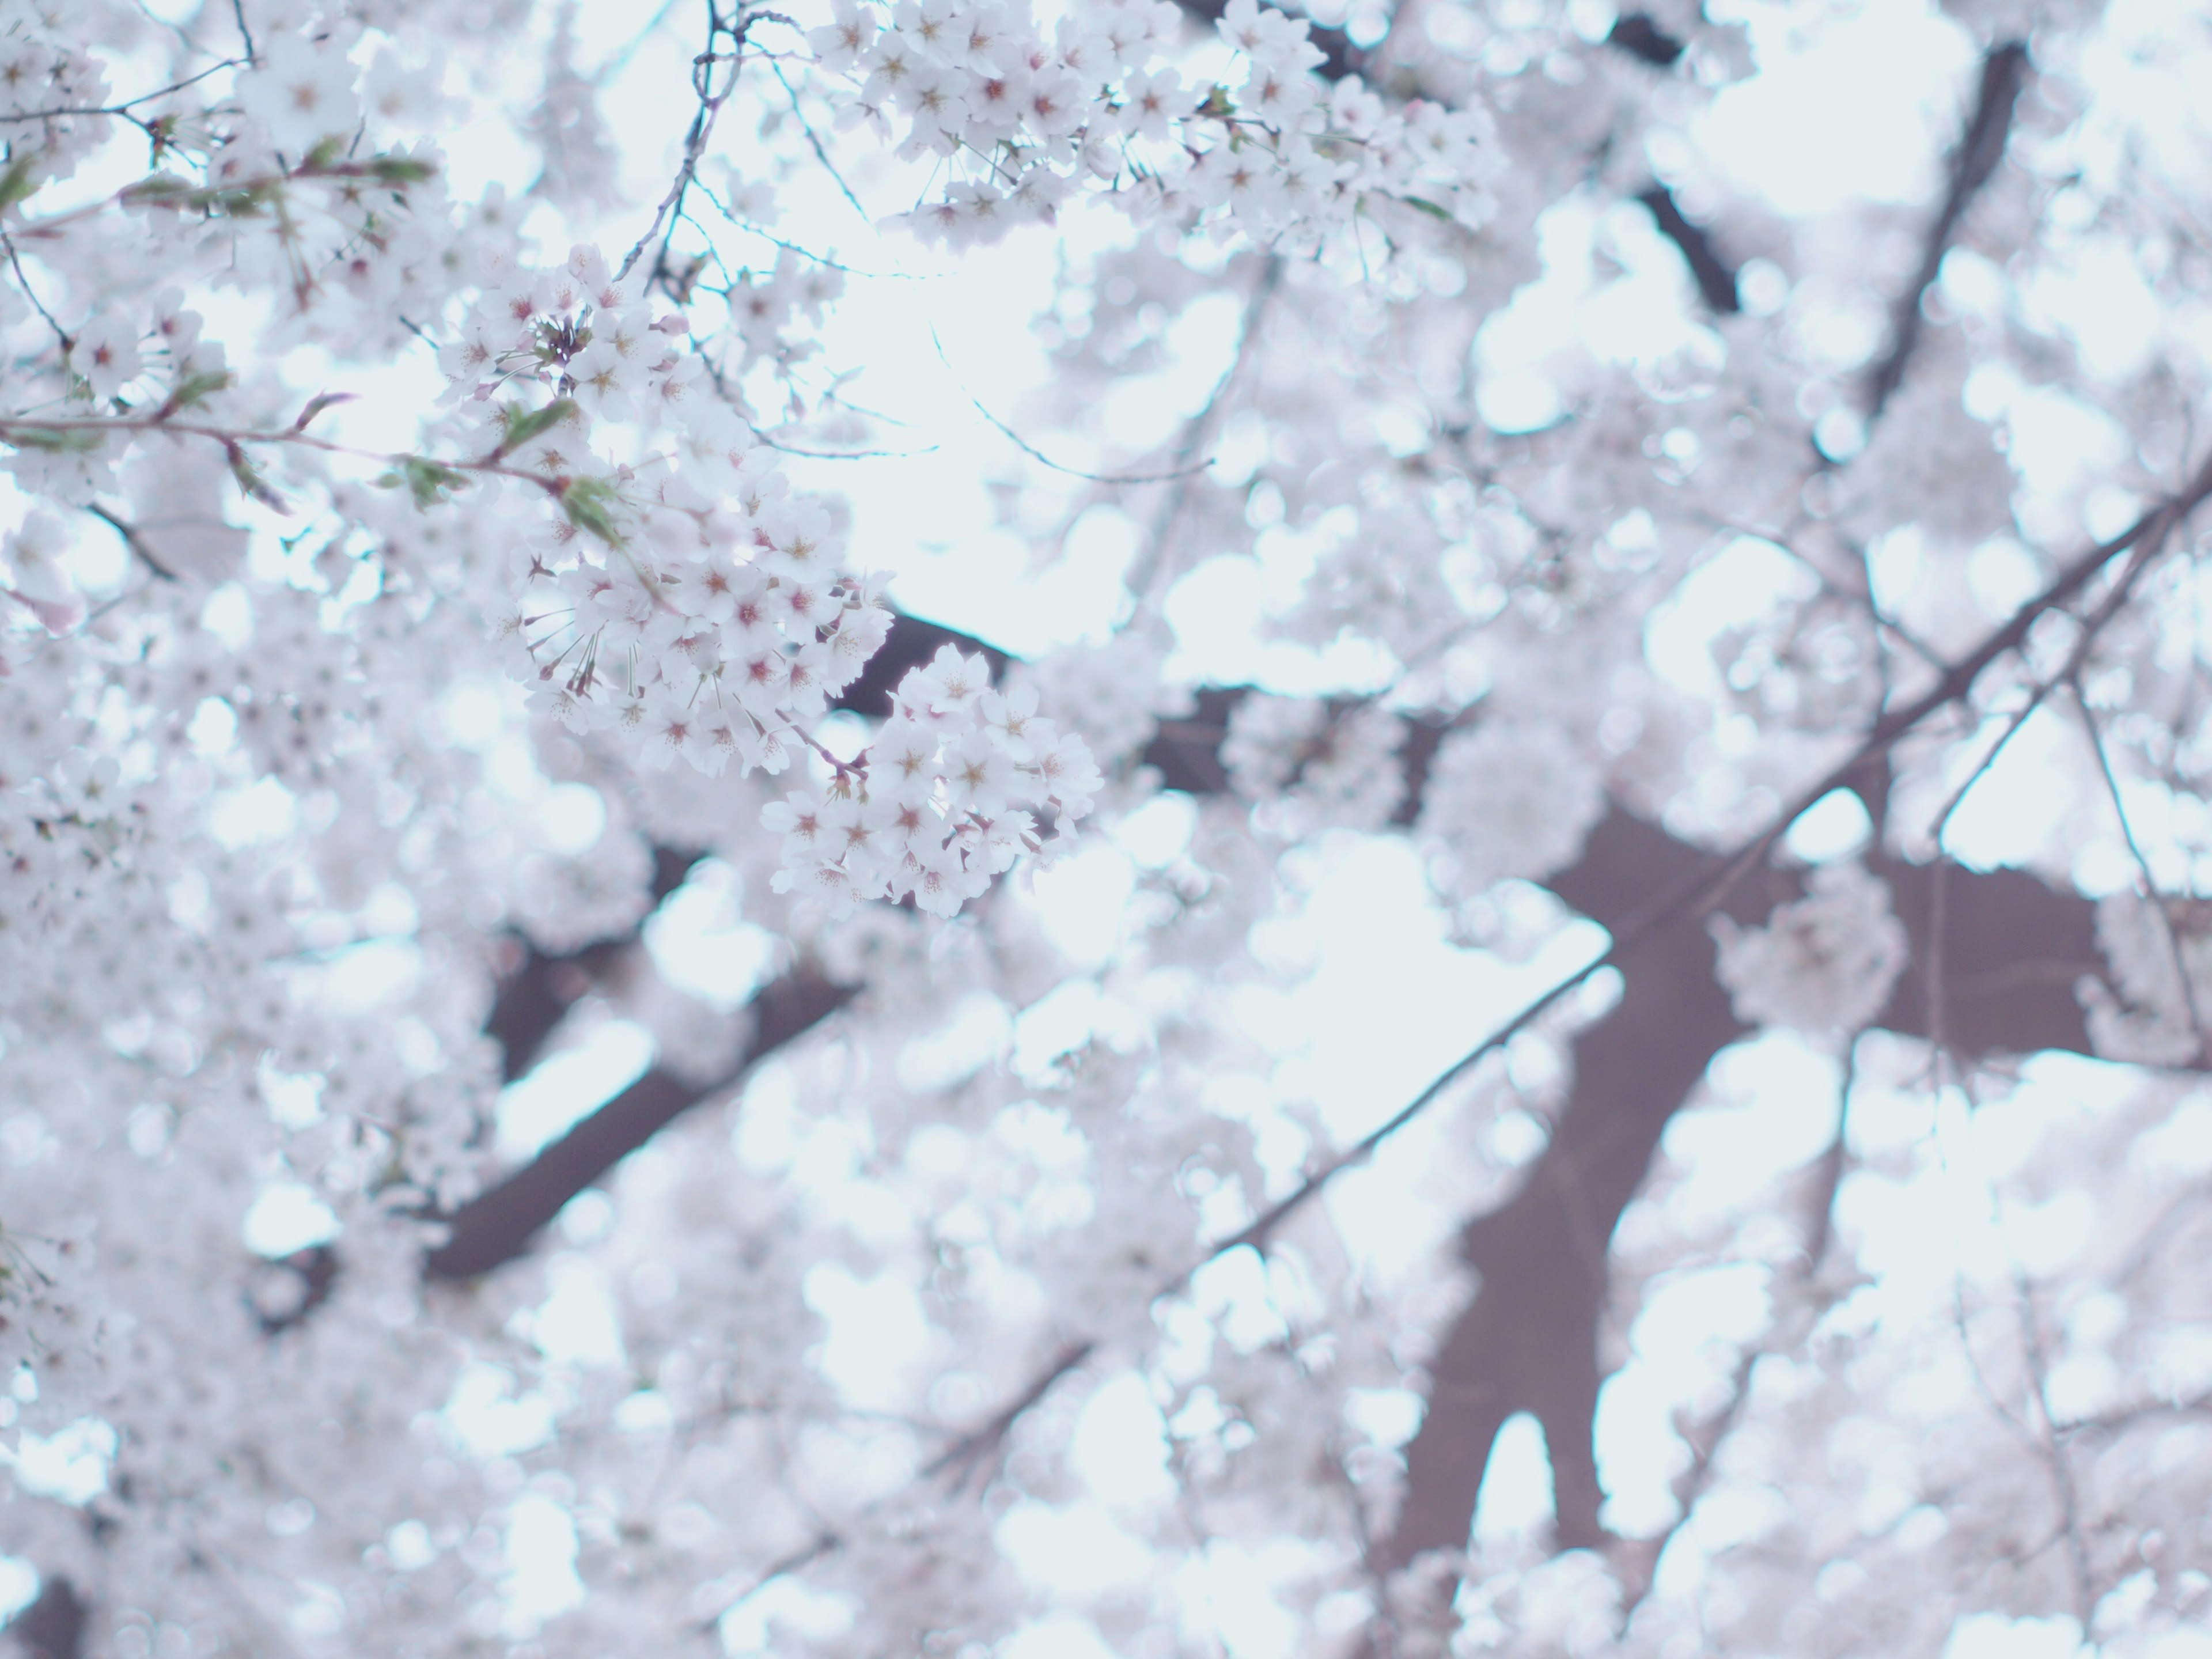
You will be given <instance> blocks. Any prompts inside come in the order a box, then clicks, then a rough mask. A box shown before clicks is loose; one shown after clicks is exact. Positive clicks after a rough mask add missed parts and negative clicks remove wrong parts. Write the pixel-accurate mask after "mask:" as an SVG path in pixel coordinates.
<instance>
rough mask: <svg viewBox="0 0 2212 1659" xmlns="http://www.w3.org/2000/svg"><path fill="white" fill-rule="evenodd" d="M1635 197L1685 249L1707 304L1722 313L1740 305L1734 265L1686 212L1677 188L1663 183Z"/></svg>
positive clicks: (1684, 255)
mask: <svg viewBox="0 0 2212 1659" xmlns="http://www.w3.org/2000/svg"><path fill="white" fill-rule="evenodd" d="M1636 199H1637V200H1638V201H1639V202H1641V203H1643V204H1644V206H1645V207H1647V208H1649V209H1650V210H1651V216H1652V218H1654V219H1655V220H1656V221H1657V222H1658V224H1659V234H1661V235H1662V236H1664V237H1665V238H1666V239H1667V240H1668V241H1670V242H1672V243H1673V244H1674V246H1676V247H1678V248H1680V250H1681V251H1682V258H1684V260H1686V262H1687V263H1688V264H1689V267H1690V275H1691V276H1692V278H1693V279H1694V280H1695V281H1696V283H1697V284H1698V293H1699V296H1700V297H1702V298H1703V299H1704V301H1705V303H1706V305H1708V306H1710V307H1711V308H1712V309H1713V310H1715V311H1717V312H1719V313H1722V314H1723V316H1727V315H1732V314H1733V313H1735V312H1736V311H1737V310H1738V309H1740V308H1741V307H1740V304H1739V302H1738V301H1737V299H1736V293H1735V267H1734V266H1733V265H1731V264H1729V262H1728V261H1727V260H1725V259H1723V258H1721V255H1720V250H1719V249H1718V248H1717V247H1715V246H1713V239H1712V237H1711V235H1710V234H1707V232H1706V230H1705V227H1704V226H1702V225H1700V224H1698V223H1697V222H1694V221H1692V220H1691V219H1688V218H1686V217H1684V216H1683V213H1682V210H1681V208H1680V206H1679V205H1678V204H1676V202H1675V200H1674V192H1673V191H1669V190H1668V188H1667V187H1666V186H1665V185H1652V186H1651V188H1650V189H1649V190H1647V191H1644V193H1643V194H1642V195H1641V196H1639V197H1637V198H1636Z"/></svg>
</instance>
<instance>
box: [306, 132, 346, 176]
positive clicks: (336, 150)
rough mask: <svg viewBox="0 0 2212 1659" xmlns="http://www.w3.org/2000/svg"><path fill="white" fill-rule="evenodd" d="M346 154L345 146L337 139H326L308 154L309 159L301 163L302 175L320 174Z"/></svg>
mask: <svg viewBox="0 0 2212 1659" xmlns="http://www.w3.org/2000/svg"><path fill="white" fill-rule="evenodd" d="M344 154H345V145H344V144H343V143H342V142H340V141H339V140H338V139H336V138H325V139H324V140H323V141H322V143H319V144H317V145H316V146H315V147H314V149H311V150H309V151H308V152H307V160H306V161H302V162H301V163H300V171H301V172H302V173H320V172H321V171H322V170H323V169H324V168H325V167H329V166H330V165H331V163H332V162H333V161H337V159H338V157H339V156H341V155H344Z"/></svg>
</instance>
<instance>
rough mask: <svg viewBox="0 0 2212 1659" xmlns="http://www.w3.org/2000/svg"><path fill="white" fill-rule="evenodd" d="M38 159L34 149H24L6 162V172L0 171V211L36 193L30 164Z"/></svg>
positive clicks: (36, 189) (36, 188) (35, 184)
mask: <svg viewBox="0 0 2212 1659" xmlns="http://www.w3.org/2000/svg"><path fill="white" fill-rule="evenodd" d="M38 159H39V158H38V155H37V153H36V152H35V151H26V152H25V153H24V154H22V155H18V156H16V157H15V160H13V161H10V162H9V163H8V170H7V172H5V173H0V213H4V212H6V211H7V210H9V208H11V207H13V206H15V204H16V203H18V202H21V201H27V200H28V199H29V198H30V197H32V196H33V195H34V194H36V193H37V191H38V189H39V186H38V184H37V183H36V182H34V181H33V179H32V178H31V164H32V163H33V161H37V160H38Z"/></svg>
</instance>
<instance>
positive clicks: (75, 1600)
mask: <svg viewBox="0 0 2212 1659" xmlns="http://www.w3.org/2000/svg"><path fill="white" fill-rule="evenodd" d="M89 1613H90V1609H89V1608H88V1607H86V1606H85V1604H84V1602H83V1601H82V1599H81V1598H80V1597H79V1596H78V1595H77V1593H76V1585H74V1584H72V1583H70V1581H69V1580H68V1579H66V1578H49V1579H47V1580H46V1582H45V1583H42V1584H40V1586H39V1599H38V1600H37V1601H33V1602H32V1603H31V1605H30V1606H29V1607H26V1608H24V1609H23V1611H22V1612H21V1613H19V1614H17V1615H16V1618H15V1623H13V1624H12V1625H10V1626H8V1634H9V1636H11V1637H13V1638H15V1644H16V1647H17V1649H18V1650H20V1651H21V1654H22V1655H23V1659H78V1656H79V1655H80V1654H82V1652H83V1651H84V1627H85V1623H86V1620H87V1619H88V1616H89Z"/></svg>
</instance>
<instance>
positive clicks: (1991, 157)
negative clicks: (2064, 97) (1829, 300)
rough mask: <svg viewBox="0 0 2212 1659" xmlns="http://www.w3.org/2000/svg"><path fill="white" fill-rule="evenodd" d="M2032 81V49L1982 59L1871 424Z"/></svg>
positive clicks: (1873, 399)
mask: <svg viewBox="0 0 2212 1659" xmlns="http://www.w3.org/2000/svg"><path fill="white" fill-rule="evenodd" d="M2026 81H2027V45H2026V44H2025V43H2024V42H2022V41H2019V40H2004V41H2000V42H1999V43H1998V44H1997V45H1996V46H1991V47H1990V51H1989V55H1988V56H1987V57H1985V58H1983V59H1982V85H1981V94H1980V96H1979V98H1978V99H1977V100H1976V102H1975V105H1974V113H1973V117H1972V119H1970V120H1969V121H1968V122H1967V123H1966V133H1965V134H1964V136H1963V137H1960V141H1959V147H1958V149H1956V150H1954V151H1953V152H1952V155H1951V179H1950V183H1949V185H1948V187H1947V188H1946V189H1945V191H1944V192H1943V206H1942V210H1941V211H1939V212H1938V213H1937V214H1936V222H1935V223H1933V224H1931V225H1930V226H1929V228H1928V237H1927V240H1926V241H1924V242H1923V244H1922V245H1921V249H1920V268H1919V269H1918V270H1917V271H1915V272H1914V273H1913V277H1912V285H1911V287H1910V288H1909V289H1906V290H1905V292H1904V293H1903V294H1901V295H1899V296H1898V301H1897V308H1896V310H1895V311H1894V313H1892V317H1891V322H1890V346H1889V353H1888V355H1887V356H1885V357H1884V358H1883V359H1882V360H1881V362H1880V363H1879V364H1877V365H1876V366H1875V371H1874V374H1872V375H1871V376H1869V379H1868V381H1867V419H1868V420H1869V422H1871V421H1873V420H1874V419H1875V417H1877V416H1880V415H1881V411H1882V409H1883V407H1884V406H1885V405H1886V404H1887V403H1888V402H1889V399H1890V396H1891V394H1892V393H1893V392H1895V391H1896V390H1897V388H1898V387H1899V386H1900V385H1902V384H1903V382H1904V380H1905V368H1906V366H1907V365H1908V364H1909V363H1911V361H1912V354H1913V351H1914V349H1916V348H1917V346H1918V345H1919V343H1920V330H1921V325H1922V323H1923V320H1924V319H1923V317H1922V314H1921V310H1920V305H1921V301H1923V300H1924V299H1925V298H1927V295H1928V290H1929V289H1930V288H1931V287H1933V286H1934V285H1935V282H1936V277H1937V276H1939V275H1941V274H1942V269H1943V256H1944V254H1946V253H1947V252H1949V251H1950V247H1951V239H1952V238H1953V237H1954V235H1956V234H1958V229H1959V222H1960V219H1962V218H1963V217H1965V216H1966V204H1968V203H1970V202H1971V201H1972V200H1973V198H1974V195H1975V192H1977V191H1979V190H1980V189H1981V187H1982V186H1983V185H1985V184H1987V183H1988V182H1989V179H1990V174H1991V173H1995V172H1996V166H1997V162H1998V161H1999V160H2001V159H2002V156H2003V155H2004V149H2005V140H2006V138H2007V137H2008V135H2009V134H2010V132H2011V131H2012V112H2013V106H2014V105H2015V103H2016V102H2018V100H2019V98H2020V89H2021V86H2022V85H2023V84H2024V83H2025V82H2026Z"/></svg>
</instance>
